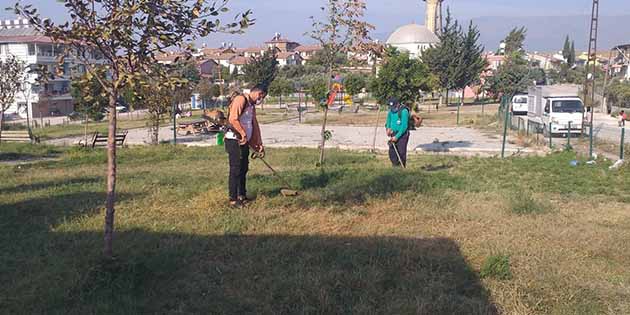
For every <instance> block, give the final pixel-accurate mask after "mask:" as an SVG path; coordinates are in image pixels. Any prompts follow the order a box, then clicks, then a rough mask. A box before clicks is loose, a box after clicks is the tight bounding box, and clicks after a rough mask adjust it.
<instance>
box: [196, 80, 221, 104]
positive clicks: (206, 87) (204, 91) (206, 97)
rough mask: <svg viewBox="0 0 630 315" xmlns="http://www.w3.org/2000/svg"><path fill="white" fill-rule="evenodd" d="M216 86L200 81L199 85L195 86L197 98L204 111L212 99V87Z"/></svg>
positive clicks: (206, 81)
mask: <svg viewBox="0 0 630 315" xmlns="http://www.w3.org/2000/svg"><path fill="white" fill-rule="evenodd" d="M215 86H216V85H215V84H212V83H210V81H209V80H201V81H200V82H199V84H197V87H196V89H197V93H199V97H200V98H201V102H202V103H203V104H204V107H203V109H204V110H205V109H206V107H207V106H208V105H207V104H209V103H210V100H212V98H213V97H214V90H213V89H214V87H215Z"/></svg>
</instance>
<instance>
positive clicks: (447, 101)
mask: <svg viewBox="0 0 630 315" xmlns="http://www.w3.org/2000/svg"><path fill="white" fill-rule="evenodd" d="M449 101H450V100H449V98H448V89H446V107H448V104H449Z"/></svg>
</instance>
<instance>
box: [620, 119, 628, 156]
mask: <svg viewBox="0 0 630 315" xmlns="http://www.w3.org/2000/svg"><path fill="white" fill-rule="evenodd" d="M625 137H626V126H625V125H624V126H621V149H619V159H620V160H623V158H624V147H623V146H624V144H625Z"/></svg>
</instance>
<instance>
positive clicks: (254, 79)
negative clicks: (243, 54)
mask: <svg viewBox="0 0 630 315" xmlns="http://www.w3.org/2000/svg"><path fill="white" fill-rule="evenodd" d="M243 72H244V73H245V78H246V80H247V83H249V84H250V85H251V86H255V85H258V84H260V85H263V86H264V87H265V88H269V86H270V85H271V84H272V82H273V80H274V79H275V78H276V75H277V73H278V58H277V55H276V52H275V50H272V49H269V50H267V51H266V52H265V53H264V54H262V56H260V57H251V58H250V60H249V62H248V63H247V64H246V65H245V66H243Z"/></svg>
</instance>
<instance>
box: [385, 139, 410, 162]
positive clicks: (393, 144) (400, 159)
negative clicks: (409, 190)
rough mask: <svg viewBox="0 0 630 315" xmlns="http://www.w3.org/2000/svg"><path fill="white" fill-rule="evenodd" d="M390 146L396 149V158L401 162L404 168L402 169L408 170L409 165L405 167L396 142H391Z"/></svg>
mask: <svg viewBox="0 0 630 315" xmlns="http://www.w3.org/2000/svg"><path fill="white" fill-rule="evenodd" d="M389 144H390V145H391V146H392V147H394V152H396V156H397V157H398V162H400V166H402V168H407V165H405V164H404V163H403V161H402V158H400V153H398V147H397V146H396V142H391V141H390V142H389Z"/></svg>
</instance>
